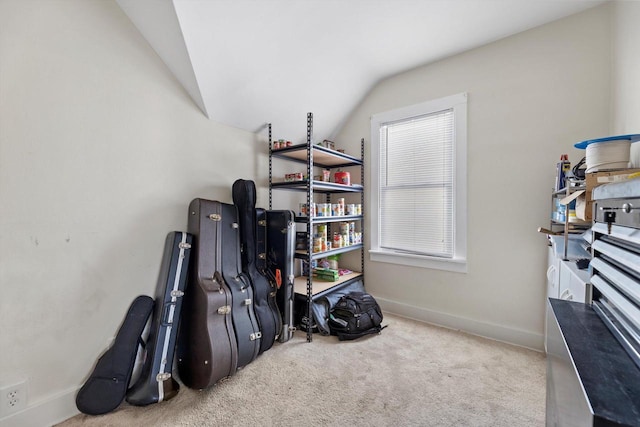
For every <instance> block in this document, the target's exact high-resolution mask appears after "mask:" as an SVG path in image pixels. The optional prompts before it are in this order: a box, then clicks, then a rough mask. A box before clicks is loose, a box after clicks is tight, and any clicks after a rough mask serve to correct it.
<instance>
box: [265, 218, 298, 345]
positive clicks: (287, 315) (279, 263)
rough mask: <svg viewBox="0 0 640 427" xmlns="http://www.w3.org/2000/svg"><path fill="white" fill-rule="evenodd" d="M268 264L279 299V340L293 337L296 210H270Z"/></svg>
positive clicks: (268, 219)
mask: <svg viewBox="0 0 640 427" xmlns="http://www.w3.org/2000/svg"><path fill="white" fill-rule="evenodd" d="M267 242H268V249H267V260H266V264H267V268H268V271H269V275H270V276H272V277H274V278H275V282H276V285H277V288H278V290H277V294H276V301H277V303H278V308H279V309H280V314H281V317H282V332H281V333H280V336H279V338H278V341H280V342H286V341H289V339H291V337H292V336H293V332H294V331H295V323H294V316H293V306H294V298H293V279H294V270H293V269H294V256H295V250H296V224H295V214H294V213H293V211H288V210H282V211H267Z"/></svg>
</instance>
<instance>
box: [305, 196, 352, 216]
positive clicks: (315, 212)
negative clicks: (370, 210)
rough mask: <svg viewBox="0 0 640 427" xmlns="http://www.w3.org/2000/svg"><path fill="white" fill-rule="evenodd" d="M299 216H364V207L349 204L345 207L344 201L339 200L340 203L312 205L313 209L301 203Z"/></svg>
mask: <svg viewBox="0 0 640 427" xmlns="http://www.w3.org/2000/svg"><path fill="white" fill-rule="evenodd" d="M298 212H299V213H298V214H299V215H300V216H314V217H316V216H345V215H362V205H361V204H360V203H358V204H353V203H351V204H348V205H345V203H344V199H338V203H311V209H309V208H308V207H307V204H306V203H300V204H299V209H298Z"/></svg>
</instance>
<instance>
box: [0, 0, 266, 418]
mask: <svg viewBox="0 0 640 427" xmlns="http://www.w3.org/2000/svg"><path fill="white" fill-rule="evenodd" d="M0 71H1V72H0V120H1V132H0V194H1V198H0V283H1V289H2V296H1V297H0V324H1V325H2V327H1V328H0V331H1V332H0V349H2V351H0V385H2V386H4V385H9V384H12V383H13V382H14V381H21V380H24V379H27V380H28V404H29V407H30V408H33V411H32V412H33V413H35V414H38V413H40V412H42V413H44V414H45V415H43V417H44V421H43V422H42V423H41V425H50V423H51V422H52V421H55V417H56V416H58V412H62V413H63V415H60V416H62V418H66V417H68V416H69V415H70V414H73V412H69V411H74V410H75V408H74V403H73V402H74V400H73V399H74V397H75V392H76V390H77V388H78V386H79V385H81V384H82V383H83V382H84V380H85V377H86V376H87V375H88V374H89V373H90V372H91V369H92V367H93V365H94V363H95V361H96V358H97V357H98V356H99V355H100V353H101V352H102V351H103V350H104V349H105V348H106V346H107V344H108V339H109V338H110V337H112V336H113V335H115V332H116V331H117V329H118V327H119V325H120V322H121V321H122V319H123V317H124V314H125V313H126V310H127V308H128V306H129V304H130V303H131V301H132V300H133V299H134V298H135V297H136V296H137V295H140V294H147V295H153V294H154V291H155V287H156V281H157V278H158V272H159V267H160V261H161V257H162V249H163V247H164V240H165V237H166V234H167V232H169V231H172V230H184V229H185V228H186V221H187V206H188V204H189V202H190V201H191V199H193V198H195V197H205V198H210V199H214V200H221V201H224V202H231V185H232V183H233V180H235V179H236V178H253V177H257V176H262V177H266V174H267V170H268V159H267V157H266V144H259V143H258V141H257V140H256V139H257V136H256V135H254V134H252V133H248V132H244V131H240V130H237V129H234V128H230V127H227V126H223V125H220V124H218V123H215V122H213V121H210V120H208V119H207V118H206V117H205V116H204V115H203V114H202V112H201V111H200V109H199V108H198V107H197V106H196V105H195V104H194V103H193V101H192V100H191V98H190V97H189V95H188V94H187V93H186V92H185V90H184V89H183V88H182V86H181V85H180V84H179V83H178V81H177V80H176V79H175V78H174V77H173V75H172V74H171V72H170V71H169V70H168V69H167V68H166V67H165V65H164V64H163V62H162V61H161V60H160V58H159V57H158V56H157V55H156V53H155V52H154V51H153V49H151V48H150V46H149V45H148V44H147V42H146V41H145V40H144V38H143V37H142V36H141V35H140V34H139V32H138V30H137V29H136V28H135V27H134V26H133V25H132V24H131V22H130V21H129V19H128V18H127V17H126V16H125V14H124V13H123V12H122V10H121V9H120V8H119V7H118V5H117V4H116V3H115V2H113V1H82V0H64V1H56V0H51V1H37V2H35V1H26V2H25V1H19V0H16V1H12V0H9V1H6V0H3V1H2V2H0ZM260 193H261V194H262V195H264V194H265V191H264V190H261V191H260ZM261 203H262V202H261ZM52 401H54V402H55V404H54V405H50V404H49V403H50V402H52ZM50 411H52V413H53V415H49V412H50ZM65 411H66V412H65ZM32 416H33V415H32ZM51 417H54V418H51ZM23 425H24V424H23ZM34 425H37V424H34Z"/></svg>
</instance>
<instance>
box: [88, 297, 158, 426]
mask: <svg viewBox="0 0 640 427" xmlns="http://www.w3.org/2000/svg"><path fill="white" fill-rule="evenodd" d="M152 310H153V299H152V298H151V297H149V296H146V295H140V296H139V297H137V298H136V299H135V300H134V301H133V302H132V303H131V306H130V307H129V310H128V311H127V314H126V316H125V318H124V321H123V322H122V325H120V329H118V333H117V334H116V337H115V339H114V341H113V344H112V345H111V347H109V349H108V350H107V351H106V352H105V353H104V354H103V355H102V356H100V358H99V359H98V361H97V362H96V365H95V367H94V369H93V372H92V373H91V374H90V375H89V378H88V379H87V381H86V382H85V383H84V385H83V386H82V387H81V388H80V390H78V394H77V395H76V406H77V407H78V410H80V412H82V413H84V414H87V415H101V414H106V413H107V412H111V411H113V410H114V409H116V408H117V407H118V406H120V404H121V403H122V401H123V400H124V398H125V395H126V393H127V388H128V387H129V382H130V381H131V373H132V371H133V365H134V363H135V360H136V355H137V353H138V346H139V344H141V343H143V342H142V338H141V336H142V332H143V331H144V327H145V326H146V324H147V321H148V320H149V316H150V315H151V312H152Z"/></svg>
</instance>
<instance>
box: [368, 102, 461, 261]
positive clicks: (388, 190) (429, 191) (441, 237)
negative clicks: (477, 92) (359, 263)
mask: <svg viewBox="0 0 640 427" xmlns="http://www.w3.org/2000/svg"><path fill="white" fill-rule="evenodd" d="M454 137H455V135H454V114H453V110H452V109H448V110H443V111H438V112H435V113H432V114H428V115H424V116H419V117H412V118H409V119H406V120H401V121H397V122H391V123H384V124H383V125H382V126H380V187H379V191H380V193H379V197H380V204H379V208H380V247H381V248H385V249H389V250H394V251H398V252H406V253H414V254H423V255H430V256H437V257H445V258H451V257H453V254H454V248H453V242H454V236H453V230H454V205H453V204H454V201H453V194H454V193H453V190H454V188H453V184H454V182H453V180H454V176H455V174H454V163H453V160H454V141H455V138H454Z"/></svg>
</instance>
